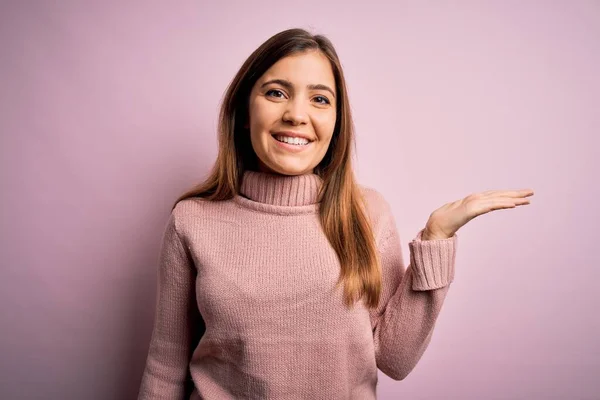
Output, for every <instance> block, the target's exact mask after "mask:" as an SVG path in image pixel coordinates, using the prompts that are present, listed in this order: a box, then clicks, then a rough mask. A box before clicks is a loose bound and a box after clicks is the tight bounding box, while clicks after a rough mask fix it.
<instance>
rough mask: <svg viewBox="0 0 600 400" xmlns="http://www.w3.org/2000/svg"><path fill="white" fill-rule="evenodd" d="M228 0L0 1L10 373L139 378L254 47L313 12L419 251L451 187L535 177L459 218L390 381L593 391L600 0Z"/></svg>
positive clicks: (385, 390)
mask: <svg viewBox="0 0 600 400" xmlns="http://www.w3.org/2000/svg"><path fill="white" fill-rule="evenodd" d="M216 3H217V2H192V1H179V2H174V3H170V4H169V2H166V1H164V2H158V1H143V2H142V1H137V2H117V1H104V2H100V1H97V2H89V1H88V2H75V1H64V0H62V1H60V2H50V1H46V2H43V1H38V2H33V1H12V2H3V3H2V6H1V9H0V43H1V49H0V50H1V53H0V54H1V58H2V61H1V62H0V72H1V86H0V96H1V97H0V132H1V143H0V145H1V147H0V148H1V154H0V163H1V170H0V172H1V185H2V186H1V187H2V192H1V193H2V196H1V200H2V207H1V221H0V224H1V227H2V230H1V234H2V240H1V248H0V252H1V254H2V268H1V271H2V276H1V277H0V293H1V296H2V297H1V301H0V313H1V314H0V316H1V321H2V322H1V323H2V330H1V341H0V346H1V347H0V351H1V354H2V356H1V357H0V360H1V361H0V363H1V364H0V365H1V370H0V397H1V398H2V399H38V398H39V399H41V398H44V399H89V400H91V399H133V398H135V396H136V395H137V390H138V387H139V382H140V378H141V374H142V370H143V367H144V363H145V359H146V354H147V350H148V345H149V340H150V334H151V328H152V322H153V318H154V305H155V304H154V302H155V284H156V266H157V257H158V248H159V245H160V239H161V235H162V229H163V227H164V224H165V222H166V218H167V216H168V212H169V207H170V205H171V203H172V202H173V201H174V199H175V197H176V196H177V195H178V194H179V193H181V191H183V190H184V189H185V188H187V187H188V186H189V185H191V184H192V183H194V182H196V181H198V180H199V179H200V178H201V177H203V176H204V175H205V174H206V173H207V172H208V168H209V166H210V165H211V164H212V163H213V162H214V160H215V157H216V150H217V143H216V132H215V128H216V118H217V112H218V105H219V101H220V100H221V96H222V95H223V92H224V90H225V87H226V85H227V84H228V83H229V81H230V79H231V78H232V77H233V75H234V74H235V72H236V71H237V69H238V68H239V67H240V66H241V63H242V62H243V61H244V59H245V58H246V57H247V56H248V55H249V54H250V53H251V52H252V51H253V50H254V49H255V48H256V47H257V46H258V45H260V44H261V43H262V42H263V41H264V40H266V39H267V38H268V37H269V36H271V35H272V34H274V33H276V32H278V31H280V30H283V29H286V28H289V27H296V26H298V27H303V28H308V29H310V30H312V31H313V32H318V33H324V34H326V35H327V36H328V37H329V38H330V39H331V40H332V41H333V43H334V44H335V45H336V48H337V50H338V53H339V55H340V57H341V60H342V63H343V66H344V68H345V72H346V76H347V79H348V85H349V90H350V97H351V103H352V107H353V111H354V115H355V122H356V128H357V149H358V154H357V158H356V160H357V169H356V171H357V175H358V178H359V182H361V183H363V184H365V185H368V186H372V187H375V188H377V189H378V190H380V191H381V192H382V193H383V194H384V195H385V196H386V198H387V199H388V200H389V201H390V202H391V203H392V205H393V208H394V213H395V216H396V217H397V222H398V226H399V230H400V235H401V237H402V239H403V240H402V241H403V243H402V245H403V250H404V251H405V254H404V259H405V260H406V261H408V259H409V258H408V241H410V240H411V239H412V238H413V236H414V235H415V234H416V233H417V232H418V230H419V229H420V228H421V227H423V226H424V224H425V222H426V221H427V218H428V217H429V214H430V213H431V212H432V211H433V210H435V209H436V208H438V207H440V206H442V205H443V204H445V203H447V202H450V201H454V200H458V199H460V198H462V197H465V196H466V195H468V194H469V193H473V192H480V191H485V190H491V189H521V188H532V189H534V190H535V196H533V198H532V204H531V205H529V206H524V207H519V208H515V209H508V210H498V211H493V212H490V213H488V214H485V215H482V216H479V217H477V218H476V219H474V220H472V221H471V222H470V223H468V224H467V225H466V226H465V227H463V228H462V229H461V230H460V231H459V233H458V235H459V237H460V238H459V250H458V253H457V272H456V280H455V282H454V283H453V285H452V288H451V289H450V292H449V295H448V298H447V301H446V303H445V305H444V309H443V311H442V313H441V315H440V318H439V319H438V323H437V326H436V331H435V333H434V336H433V339H432V342H431V344H430V346H429V348H428V350H427V351H426V352H425V354H424V356H423V358H422V359H421V361H420V363H419V364H418V365H417V367H416V368H415V369H414V370H413V371H412V373H411V374H410V375H409V376H408V377H407V378H406V379H405V380H404V381H401V382H396V381H392V380H391V379H389V378H388V377H387V376H385V375H384V374H383V373H381V372H379V377H380V380H379V387H378V393H379V398H381V399H411V400H412V399H418V400H429V399H461V400H465V399H523V400H525V399H528V400H531V399H544V400H548V399H599V398H600V382H599V379H598V377H599V376H600V361H599V356H600V345H599V337H600V317H599V316H600V312H598V310H597V308H598V305H599V304H600V301H599V300H600V298H599V297H600V296H599V295H598V282H599V279H600V272H599V267H600V263H599V261H600V257H599V252H598V250H597V249H598V248H597V246H598V240H599V239H600V238H599V237H598V226H599V223H600V218H599V209H600V207H599V202H600V201H599V198H600V191H599V189H598V186H599V185H598V181H599V178H598V171H599V170H600V168H599V167H600V165H599V164H600V162H599V161H598V149H599V148H600V140H599V139H598V134H599V128H600V111H599V110H600V100H599V97H598V94H599V93H600V72H599V71H600V2H598V1H566V0H565V1H562V2H559V1H538V2H534V1H523V2H518V1H496V2H489V1H488V2H479V1H470V2H467V1H462V2H456V1H452V2H450V1H446V2H445V1H439V2H435V4H434V3H433V2H428V4H426V3H424V2H416V1H414V2H408V1H401V2H391V1H379V2H375V1H364V2H348V1H337V2H333V1H302V2H287V3H282V2H281V1H273V2H268V1H252V2H242V1H239V2H237V3H233V2H230V3H227V2H221V3H220V4H219V5H217V4H216ZM389 3H395V4H393V5H392V4H389Z"/></svg>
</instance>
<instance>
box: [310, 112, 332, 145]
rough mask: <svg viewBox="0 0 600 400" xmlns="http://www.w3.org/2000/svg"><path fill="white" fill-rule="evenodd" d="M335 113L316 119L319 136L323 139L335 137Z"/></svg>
mask: <svg viewBox="0 0 600 400" xmlns="http://www.w3.org/2000/svg"><path fill="white" fill-rule="evenodd" d="M335 118H336V115H335V113H332V114H322V115H319V116H317V117H316V118H315V119H314V124H315V129H316V130H317V133H318V134H319V136H321V137H323V138H325V139H326V138H327V137H331V135H333V129H334V128H335Z"/></svg>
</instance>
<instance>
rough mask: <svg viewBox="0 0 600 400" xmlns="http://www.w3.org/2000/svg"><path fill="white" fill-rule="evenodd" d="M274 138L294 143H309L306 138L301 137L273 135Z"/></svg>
mask: <svg viewBox="0 0 600 400" xmlns="http://www.w3.org/2000/svg"><path fill="white" fill-rule="evenodd" d="M275 139H277V140H279V141H280V142H284V143H289V144H296V145H307V144H308V143H309V141H308V140H306V139H303V138H291V137H287V136H275Z"/></svg>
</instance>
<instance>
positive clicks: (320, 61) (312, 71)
mask: <svg viewBox="0 0 600 400" xmlns="http://www.w3.org/2000/svg"><path fill="white" fill-rule="evenodd" d="M275 78H280V79H287V80H289V81H290V82H292V83H294V84H302V85H304V84H325V85H328V86H330V87H335V78H334V76H333V70H332V68H331V64H330V62H329V59H328V58H327V57H326V56H325V55H323V54H322V53H321V52H319V51H310V52H304V53H300V54H294V55H291V56H287V57H284V58H282V59H280V60H279V61H277V62H276V63H275V64H273V65H272V66H271V68H269V69H268V70H267V71H266V72H265V73H264V74H263V76H262V77H261V79H260V80H259V81H261V82H262V81H266V80H269V79H275Z"/></svg>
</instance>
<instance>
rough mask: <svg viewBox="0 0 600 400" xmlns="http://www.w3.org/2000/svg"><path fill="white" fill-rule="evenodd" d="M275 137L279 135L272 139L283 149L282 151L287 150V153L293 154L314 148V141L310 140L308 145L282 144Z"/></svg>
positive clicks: (273, 136)
mask: <svg viewBox="0 0 600 400" xmlns="http://www.w3.org/2000/svg"><path fill="white" fill-rule="evenodd" d="M275 136H277V135H271V137H272V138H273V141H274V142H275V145H276V146H277V147H278V148H280V149H282V150H287V151H291V152H294V153H296V152H301V151H304V150H306V149H308V148H310V147H312V143H313V141H312V140H309V141H308V143H306V144H294V143H286V142H282V141H281V140H279V139H277V138H276V137H275Z"/></svg>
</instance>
